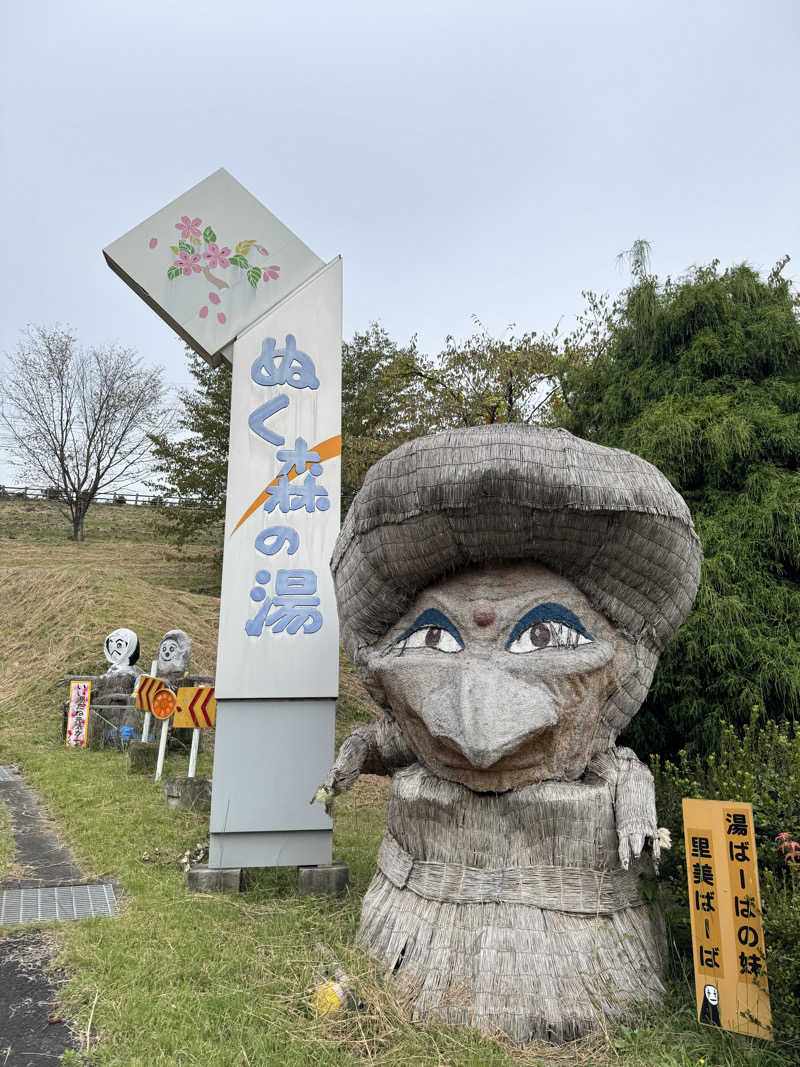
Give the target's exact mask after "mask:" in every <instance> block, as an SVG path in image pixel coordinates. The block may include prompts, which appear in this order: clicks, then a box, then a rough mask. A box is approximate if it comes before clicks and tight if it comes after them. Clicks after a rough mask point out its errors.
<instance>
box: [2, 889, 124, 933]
mask: <svg viewBox="0 0 800 1067" xmlns="http://www.w3.org/2000/svg"><path fill="white" fill-rule="evenodd" d="M116 914H117V899H116V897H115V896H114V887H113V886H111V885H55V886H45V887H44V888H43V889H0V926H19V925H20V924H21V923H35V922H47V921H49V920H52V919H93V918H94V917H95V916H97V915H107V916H110V915H116Z"/></svg>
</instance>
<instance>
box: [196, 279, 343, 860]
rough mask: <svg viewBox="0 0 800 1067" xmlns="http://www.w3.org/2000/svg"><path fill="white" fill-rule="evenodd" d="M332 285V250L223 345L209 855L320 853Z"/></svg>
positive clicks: (328, 675) (326, 741)
mask: <svg viewBox="0 0 800 1067" xmlns="http://www.w3.org/2000/svg"><path fill="white" fill-rule="evenodd" d="M341 294H342V265H341V260H340V259H336V260H334V261H333V262H332V263H330V264H328V266H326V267H323V268H322V269H321V270H320V271H318V272H317V273H316V274H314V275H313V276H312V277H311V278H310V279H309V280H308V281H306V282H305V283H304V284H303V285H301V286H300V287H299V288H298V289H296V290H295V292H294V293H292V294H291V295H289V296H288V297H286V298H285V300H283V301H282V302H281V303H280V304H279V305H278V306H277V307H276V308H274V309H273V310H272V311H270V312H269V313H268V314H267V315H266V316H265V317H264V318H263V319H261V320H260V321H259V322H257V323H256V324H255V325H253V326H251V327H250V328H249V329H248V330H246V331H245V332H244V333H243V334H241V335H240V336H239V337H238V338H237V340H236V342H235V344H234V348H233V388H232V398H231V436H230V452H229V456H230V458H229V462H228V495H227V508H226V519H225V551H224V556H223V571H222V601H221V605H220V628H219V647H218V652H217V679H216V697H217V725H216V730H217V733H216V739H215V746H214V776H213V786H212V795H211V842H210V849H209V866H211V867H247V866H249V867H272V866H291V865H295V864H314V863H330V861H331V848H332V823H331V820H330V818H329V817H328V816H327V815H326V814H325V812H324V810H323V809H322V808H321V807H320V806H319V805H313V806H312V805H310V803H309V801H310V799H311V797H312V796H313V795H314V793H315V792H316V790H317V788H318V786H319V784H320V782H321V781H322V780H323V779H324V778H325V776H326V775H327V773H328V770H329V768H330V766H331V763H332V762H333V734H334V717H335V709H336V697H337V694H338V691H339V627H338V618H337V613H336V599H335V596H334V589H333V579H332V577H331V573H330V558H331V553H332V552H333V546H334V543H335V541H336V537H337V534H338V532H339V499H340V484H341V316H342V295H341Z"/></svg>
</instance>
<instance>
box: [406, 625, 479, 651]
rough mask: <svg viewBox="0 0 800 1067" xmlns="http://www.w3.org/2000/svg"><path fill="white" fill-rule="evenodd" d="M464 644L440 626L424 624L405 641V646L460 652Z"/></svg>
mask: <svg viewBox="0 0 800 1067" xmlns="http://www.w3.org/2000/svg"><path fill="white" fill-rule="evenodd" d="M463 647H464V646H463V645H461V644H459V642H458V641H456V639H455V637H453V635H452V634H451V633H450V632H449V631H448V630H443V629H442V628H441V627H440V626H423V627H422V629H421V630H415V631H414V633H413V634H411V636H410V637H407V638H406V639H405V641H404V642H403V648H436V649H438V650H439V652H460V651H461V650H462V648H463Z"/></svg>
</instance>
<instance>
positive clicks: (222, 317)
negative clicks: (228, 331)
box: [217, 311, 228, 326]
mask: <svg viewBox="0 0 800 1067" xmlns="http://www.w3.org/2000/svg"><path fill="white" fill-rule="evenodd" d="M227 321H228V320H227V319H226V318H225V312H224V311H220V312H219V314H218V315H217V322H219V323H221V324H222V325H223V326H224V325H225V323H226V322H227Z"/></svg>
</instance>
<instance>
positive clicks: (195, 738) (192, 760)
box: [189, 727, 200, 778]
mask: <svg viewBox="0 0 800 1067" xmlns="http://www.w3.org/2000/svg"><path fill="white" fill-rule="evenodd" d="M199 748H200V731H199V730H198V729H197V727H195V729H194V730H192V748H191V752H190V753H189V777H190V778H194V775H195V771H196V770H197V751H198V749H199Z"/></svg>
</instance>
